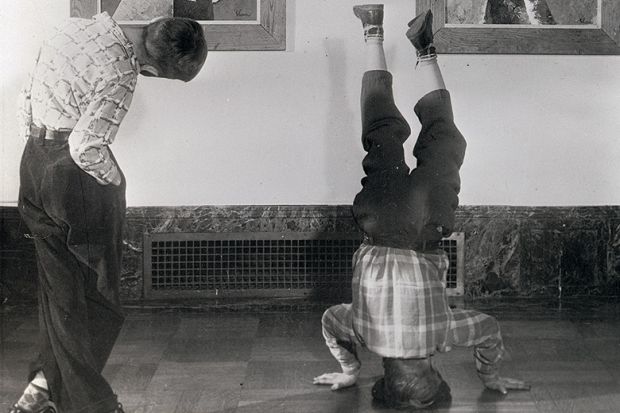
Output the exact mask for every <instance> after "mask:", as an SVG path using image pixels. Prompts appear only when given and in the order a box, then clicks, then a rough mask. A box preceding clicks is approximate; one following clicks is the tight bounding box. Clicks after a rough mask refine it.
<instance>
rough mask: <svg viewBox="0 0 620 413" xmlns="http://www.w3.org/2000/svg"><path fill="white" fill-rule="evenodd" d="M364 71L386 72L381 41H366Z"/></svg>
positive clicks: (370, 39)
mask: <svg viewBox="0 0 620 413" xmlns="http://www.w3.org/2000/svg"><path fill="white" fill-rule="evenodd" d="M366 70H387V63H386V61H385V51H384V50H383V39H379V38H372V37H371V38H369V39H368V40H366Z"/></svg>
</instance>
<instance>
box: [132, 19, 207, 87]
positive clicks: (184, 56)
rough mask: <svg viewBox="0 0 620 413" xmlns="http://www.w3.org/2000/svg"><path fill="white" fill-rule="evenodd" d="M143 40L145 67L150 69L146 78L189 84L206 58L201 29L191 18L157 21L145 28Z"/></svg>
mask: <svg viewBox="0 0 620 413" xmlns="http://www.w3.org/2000/svg"><path fill="white" fill-rule="evenodd" d="M143 37H144V38H143V41H144V49H145V51H146V54H147V57H148V63H149V64H148V66H152V67H151V68H148V69H146V70H145V72H147V73H146V74H147V75H148V74H150V75H151V76H158V77H164V78H167V79H179V80H182V81H184V82H189V81H190V80H192V79H193V78H194V77H196V75H197V74H198V72H200V70H201V69H202V66H203V65H204V63H205V60H206V58H207V40H206V38H205V33H204V30H203V28H202V26H201V25H200V24H199V23H198V22H196V21H195V20H192V19H187V18H181V17H168V18H161V19H157V20H155V21H152V22H151V23H149V24H148V25H147V26H146V27H145V28H144V31H143Z"/></svg>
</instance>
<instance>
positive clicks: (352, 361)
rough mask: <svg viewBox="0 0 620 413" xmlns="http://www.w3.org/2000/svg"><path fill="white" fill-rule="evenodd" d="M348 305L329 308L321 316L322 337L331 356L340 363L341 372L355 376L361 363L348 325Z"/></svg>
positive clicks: (349, 315)
mask: <svg viewBox="0 0 620 413" xmlns="http://www.w3.org/2000/svg"><path fill="white" fill-rule="evenodd" d="M350 317H351V312H350V305H339V306H334V307H331V308H329V309H328V310H327V311H325V313H324V314H323V318H322V320H321V322H322V325H323V337H324V338H325V344H326V345H327V348H329V351H330V353H332V356H334V358H335V359H336V360H337V361H338V363H340V367H341V368H342V372H343V373H345V374H349V375H354V374H355V375H356V374H357V373H358V372H359V370H360V368H361V362H360V361H359V359H358V357H357V351H356V347H355V343H354V341H353V337H354V334H353V330H352V327H351V323H350Z"/></svg>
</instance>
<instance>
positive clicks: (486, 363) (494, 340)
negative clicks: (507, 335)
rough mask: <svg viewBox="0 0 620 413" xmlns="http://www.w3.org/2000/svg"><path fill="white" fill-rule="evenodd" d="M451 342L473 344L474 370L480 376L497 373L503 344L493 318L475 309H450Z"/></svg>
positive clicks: (464, 344) (467, 345)
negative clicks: (451, 320) (451, 321)
mask: <svg viewBox="0 0 620 413" xmlns="http://www.w3.org/2000/svg"><path fill="white" fill-rule="evenodd" d="M452 313H453V317H454V320H453V323H452V325H451V335H452V343H453V344H454V345H456V346H466V347H469V346H473V347H474V360H475V363H476V370H477V371H478V374H479V375H481V376H490V375H494V374H497V373H498V371H499V365H500V362H501V360H502V358H503V356H504V352H505V350H504V344H503V341H502V335H501V332H500V329H499V323H498V322H497V320H495V318H493V317H491V316H489V315H487V314H484V313H480V312H478V311H475V310H458V309H457V310H452Z"/></svg>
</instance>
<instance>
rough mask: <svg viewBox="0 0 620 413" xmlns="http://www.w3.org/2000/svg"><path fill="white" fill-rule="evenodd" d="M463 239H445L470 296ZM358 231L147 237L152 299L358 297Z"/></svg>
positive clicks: (452, 285) (457, 285) (449, 280)
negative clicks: (354, 280)
mask: <svg viewBox="0 0 620 413" xmlns="http://www.w3.org/2000/svg"><path fill="white" fill-rule="evenodd" d="M463 241H464V235H463V233H454V234H453V235H452V236H450V237H449V238H445V239H444V240H442V248H443V249H444V250H445V251H446V252H447V253H448V256H449V259H450V269H449V270H448V274H447V277H446V287H447V291H448V294H449V295H462V294H463V251H464V248H463V247H464V245H463ZM360 242H361V235H360V234H356V233H346V234H342V233H323V232H322V233H300V232H295V233H273V232H270V233H257V232H248V233H153V234H145V236H144V292H145V297H146V298H171V297H192V296H194V297H214V296H227V297H235V296H237V297H242V296H245V297H249V296H269V297H282V296H320V297H325V296H329V297H339V298H342V299H347V298H350V296H351V276H352V274H351V258H352V257H353V253H354V252H355V251H356V249H357V248H358V247H359V244H360Z"/></svg>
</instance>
